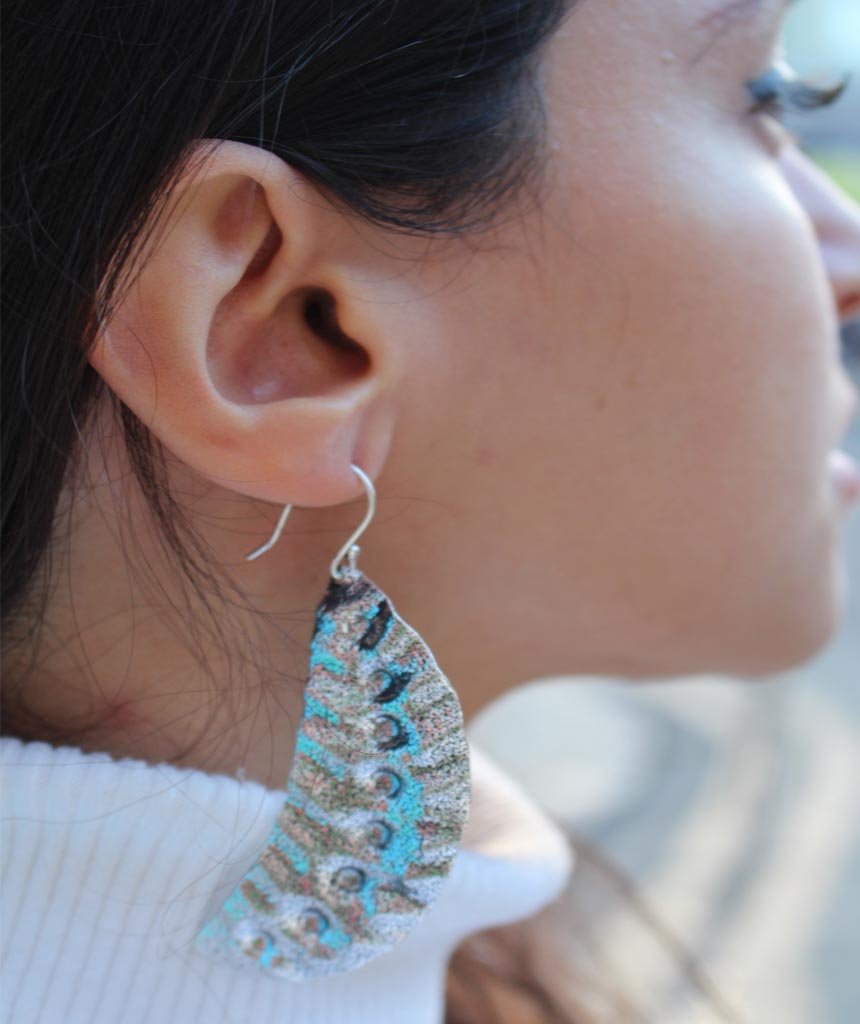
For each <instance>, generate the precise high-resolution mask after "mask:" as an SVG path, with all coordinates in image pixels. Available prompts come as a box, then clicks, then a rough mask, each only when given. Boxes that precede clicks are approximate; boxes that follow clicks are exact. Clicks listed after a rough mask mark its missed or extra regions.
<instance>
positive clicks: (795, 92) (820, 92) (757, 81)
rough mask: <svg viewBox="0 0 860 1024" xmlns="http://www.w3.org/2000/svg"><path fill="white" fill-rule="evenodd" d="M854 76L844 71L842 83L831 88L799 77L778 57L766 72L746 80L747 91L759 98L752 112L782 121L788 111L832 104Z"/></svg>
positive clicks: (753, 96)
mask: <svg viewBox="0 0 860 1024" xmlns="http://www.w3.org/2000/svg"><path fill="white" fill-rule="evenodd" d="M850 77H851V76H850V75H849V74H844V75H843V76H842V81H841V82H839V84H838V85H834V86H831V87H829V88H828V87H824V86H818V85H811V84H809V83H808V82H804V80H803V79H802V78H798V77H797V76H796V75H795V74H794V72H793V71H792V70H791V68H790V67H789V66H788V65H787V64H786V63H785V62H784V61H778V62H777V63H774V64H772V65H771V66H770V67H769V68H768V69H767V71H765V72H764V74H763V75H759V77H758V78H753V79H750V80H749V81H748V82H746V83H745V85H746V88H747V92H749V94H750V95H751V96H752V98H753V100H754V101H755V102H754V103H753V104H752V106H751V107H750V108H749V113H750V114H753V115H758V114H767V115H769V116H770V117H773V118H775V119H776V120H777V121H780V122H781V121H782V119H783V118H784V116H785V114H786V113H787V112H788V111H793V112H796V113H800V112H804V111H808V110H815V109H816V108H818V107H826V106H829V105H830V104H831V103H835V102H836V100H838V99H839V97H840V96H841V95H842V93H843V92H844V91H845V87H846V86H847V85H848V81H849V79H850Z"/></svg>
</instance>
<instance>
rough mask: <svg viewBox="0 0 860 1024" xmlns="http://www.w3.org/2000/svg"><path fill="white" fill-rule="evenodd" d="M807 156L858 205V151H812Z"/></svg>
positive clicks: (859, 191) (859, 199) (859, 198)
mask: <svg viewBox="0 0 860 1024" xmlns="http://www.w3.org/2000/svg"><path fill="white" fill-rule="evenodd" d="M808 155H809V156H810V157H812V159H813V160H814V161H815V162H816V163H817V164H818V166H819V167H820V168H822V170H824V171H826V172H827V173H828V174H829V175H830V176H831V177H832V178H833V180H834V181H836V183H837V184H838V185H840V186H841V187H842V188H843V189H845V191H846V192H847V193H848V194H849V195H850V196H851V197H852V198H853V199H855V200H856V201H857V202H858V203H860V150H851V149H844V150H820V151H819V150H814V149H810V150H809V153H808Z"/></svg>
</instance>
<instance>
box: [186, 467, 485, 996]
mask: <svg viewBox="0 0 860 1024" xmlns="http://www.w3.org/2000/svg"><path fill="white" fill-rule="evenodd" d="M351 468H352V469H353V470H354V472H355V473H356V474H357V475H358V476H359V477H360V479H361V481H362V483H363V484H364V487H365V490H366V491H367V497H368V511H367V515H366V516H365V518H364V521H363V522H362V523H361V525H360V526H359V527H358V529H357V530H356V531H355V533H354V534H353V535H352V536H351V537H350V538H349V540H348V541H347V542H346V544H344V545H343V547H342V548H341V549H340V551H339V552H338V554H337V555H336V556H335V558H334V560H333V561H332V563H331V579H330V580H329V584H328V588H327V590H326V592H325V595H324V597H323V599H322V601H321V603H320V605H319V607H318V609H317V613H316V623H315V629H314V636H313V640H312V642H311V657H310V675H309V678H308V683H307V687H306V689H305V695H304V709H303V713H302V718H301V722H300V725H299V730H298V735H297V738H296V747H295V752H294V755H293V761H292V766H291V769H290V775H289V779H288V782H287V788H286V800H285V801H284V805H283V807H282V809H281V811H280V813H279V814H278V817H277V819H276V821H275V824H274V825H273V827H272V830H271V833H270V835H269V838H268V840H267V842H266V845H265V847H264V848H263V851H262V853H261V854H260V856H259V857H258V858H257V859H256V861H255V862H254V864H253V866H252V867H251V868H250V869H249V870H248V871H247V872H246V873H245V874H244V875H243V877H242V879H241V880H240V881H239V883H238V884H237V885H236V887H235V888H234V889H233V891H232V892H231V894H230V896H229V897H228V898H227V900H226V901H225V902H224V904H223V906H221V908H220V909H219V910H218V911H217V913H216V914H215V915H214V916H213V917H211V918H210V919H209V920H208V921H207V923H206V924H205V926H204V927H203V928H202V930H201V931H199V932H198V934H197V935H196V937H195V940H194V944H195V947H196V948H197V949H198V950H200V951H202V952H207V953H215V954H218V955H222V956H226V957H228V958H229V959H231V960H232V961H234V962H237V963H253V964H255V965H256V966H258V967H259V968H260V969H263V970H265V971H267V972H270V973H272V974H275V975H278V976H279V977H283V978H288V979H292V980H302V979H305V978H311V977H316V976H319V975H325V974H336V973H341V972H344V971H349V970H353V969H354V968H356V967H359V966H360V965H361V964H364V963H366V962H367V961H368V960H372V959H374V958H375V957H377V956H379V955H380V954H382V953H386V952H388V951H389V950H390V949H391V948H392V947H393V946H394V945H396V944H397V942H399V941H400V940H401V939H403V938H405V937H406V935H408V934H409V933H410V932H411V931H412V929H413V928H414V927H415V925H416V924H417V923H418V921H419V920H420V919H421V917H422V916H423V915H424V914H425V912H426V911H427V909H428V908H429V907H430V905H431V904H432V903H433V902H434V901H435V899H436V897H437V895H438V893H439V890H440V888H441V886H442V883H443V881H444V880H445V878H446V876H447V875H448V873H449V871H450V868H451V864H452V862H453V860H454V856H455V854H456V853H457V849H458V848H459V845H460V842H461V839H462V834H463V829H464V827H465V825H466V820H467V818H468V814H469V800H470V778H469V748H468V742H467V739H466V734H465V731H464V722H463V711H462V708H461V706H460V702H459V700H458V699H457V695H456V693H455V691H454V689H453V687H452V686H451V684H450V682H449V681H448V680H447V679H446V677H445V676H444V675H443V674H442V671H441V670H440V668H439V666H438V665H437V664H436V660H435V658H434V656H433V654H432V652H431V651H430V649H429V648H428V647H427V645H426V643H425V642H424V641H423V640H422V639H421V637H420V636H419V635H418V633H417V632H416V631H415V630H414V629H413V628H412V627H411V626H410V625H408V624H407V623H406V622H404V621H403V620H402V619H401V618H400V617H399V616H398V615H397V613H396V612H395V610H394V607H393V605H392V604H391V602H390V601H389V599H388V597H387V596H386V595H385V594H384V593H383V592H382V591H381V590H380V589H379V587H377V586H376V585H375V584H374V583H372V582H371V581H370V580H369V579H368V578H367V577H366V576H364V575H363V573H362V572H361V571H360V570H359V569H358V568H357V566H356V562H357V559H358V554H359V551H360V549H359V547H358V546H357V545H356V544H355V541H356V540H357V539H358V537H359V536H360V535H361V534H362V533H363V531H364V530H365V528H366V527H367V525H368V523H369V522H370V520H371V519H372V518H373V514H374V511H375V508H376V495H375V491H374V488H373V484H372V483H371V482H370V480H369V478H368V477H367V475H366V474H365V473H364V471H363V470H362V469H360V468H359V467H358V466H356V465H352V466H351ZM291 508H292V506H291V505H287V506H286V507H285V508H284V510H283V512H282V513H281V516H280V519H279V520H278V524H277V526H276V527H275V531H274V533H273V534H272V537H271V538H270V539H269V540H268V541H267V542H266V543H265V544H263V545H262V546H261V547H259V548H257V549H256V550H254V551H252V552H251V553H250V554H249V555H247V556H246V557H247V559H248V560H250V559H253V558H257V557H258V556H259V555H261V554H262V553H263V552H264V551H267V550H268V549H269V548H270V547H272V545H273V544H274V543H275V542H276V541H277V539H278V537H279V536H280V534H281V531H282V530H283V527H284V524H285V523H286V521H287V516H288V515H289V512H290V509H291ZM345 555H347V556H348V560H349V568H348V569H344V570H343V571H340V570H339V568H338V566H339V563H340V562H341V560H342V559H343V557H344V556H345Z"/></svg>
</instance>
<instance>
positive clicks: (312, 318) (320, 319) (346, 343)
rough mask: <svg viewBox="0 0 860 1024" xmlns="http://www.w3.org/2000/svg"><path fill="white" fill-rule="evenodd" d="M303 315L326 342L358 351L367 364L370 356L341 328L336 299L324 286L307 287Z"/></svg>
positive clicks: (356, 352)
mask: <svg viewBox="0 0 860 1024" xmlns="http://www.w3.org/2000/svg"><path fill="white" fill-rule="evenodd" d="M303 315H304V318H305V323H306V324H307V325H308V327H310V329H311V330H312V331H313V332H314V333H315V334H317V335H319V337H320V338H322V339H323V341H325V342H326V343H327V344H329V345H332V346H333V347H334V348H339V349H343V350H345V351H348V352H353V353H355V354H356V355H358V354H359V353H360V354H361V356H362V361H363V362H364V363H366V364H369V362H370V358H369V357H368V355H367V353H366V352H365V350H364V348H363V347H362V346H361V345H359V344H358V342H356V341H353V339H352V338H350V336H349V335H348V334H346V333H345V332H344V331H343V330H341V327H340V324H339V323H338V321H337V300H336V299H335V297H334V296H333V295H332V294H331V292H328V291H326V290H325V289H324V288H309V289H308V290H307V293H306V295H305V297H304V305H303Z"/></svg>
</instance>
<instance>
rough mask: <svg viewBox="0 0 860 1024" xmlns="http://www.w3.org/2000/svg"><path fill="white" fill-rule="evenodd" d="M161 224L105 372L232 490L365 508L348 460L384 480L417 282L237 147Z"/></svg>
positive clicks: (171, 201) (283, 167) (105, 354)
mask: <svg viewBox="0 0 860 1024" xmlns="http://www.w3.org/2000/svg"><path fill="white" fill-rule="evenodd" d="M207 141H208V146H207V149H208V148H209V147H211V145H212V140H207ZM161 218H162V219H160V220H159V223H158V224H157V225H156V227H157V230H155V231H154V233H153V235H152V239H153V242H152V244H151V245H149V246H148V247H146V248H145V249H144V253H143V258H142V259H141V260H140V262H139V264H138V263H137V262H136V263H135V265H134V267H133V270H134V272H136V273H137V276H136V278H135V279H134V283H133V285H132V286H131V287H130V288H128V289H124V290H123V291H122V292H121V294H120V297H119V302H118V305H117V306H116V308H115V310H114V312H113V313H112V315H111V317H110V319H109V320H108V321H107V322H106V323H104V324H103V325H102V329H101V332H100V335H99V337H98V340H97V342H96V344H95V346H94V348H93V350H92V352H91V354H90V357H89V359H90V363H91V364H92V366H93V367H94V368H95V369H96V371H97V372H98V373H99V374H100V375H101V376H102V377H103V378H104V380H105V382H106V383H107V384H108V386H109V387H110V388H111V389H112V390H113V391H114V392H115V393H116V395H117V396H118V397H119V398H120V399H121V400H122V401H123V402H124V403H125V404H126V405H127V406H129V408H130V409H132V410H133V411H134V412H135V413H136V414H137V416H138V417H139V418H140V419H141V420H142V422H143V423H144V424H146V426H147V427H148V428H149V429H151V430H152V431H153V432H154V433H155V435H156V436H157V437H158V438H159V439H160V440H161V442H162V443H163V444H164V445H165V447H167V448H168V449H169V450H170V451H171V452H172V453H174V454H175V455H176V456H178V457H179V458H180V459H181V460H183V461H184V462H186V463H187V464H188V465H189V466H191V467H192V468H193V469H195V470H196V471H198V472H199V473H201V474H203V475H204V476H205V477H207V478H209V479H211V480H212V481H214V482H215V483H217V484H219V485H221V486H224V487H226V488H230V489H233V490H236V491H239V492H241V493H243V494H247V495H249V496H251V497H256V498H260V499H263V500H267V501H272V502H278V503H283V504H286V503H287V502H290V503H293V504H297V505H299V506H306V507H320V506H325V505H331V504H340V503H341V502H345V501H348V500H351V499H354V498H356V497H360V496H362V495H363V493H364V492H363V488H362V485H361V482H360V481H359V480H358V479H357V478H356V476H355V474H354V473H353V472H352V470H351V469H350V468H349V466H350V462H355V463H357V464H358V465H359V466H361V468H362V469H364V470H365V472H367V473H368V475H370V476H371V477H372V478H373V477H375V476H377V475H378V474H379V472H380V470H381V468H382V465H383V463H384V461H385V458H386V455H387V452H388V449H389V446H390V443H391V437H392V432H393V428H394V419H395V406H396V403H395V396H396V386H397V381H398V380H399V379H400V377H401V374H402V372H403V366H404V357H405V353H404V351H403V347H404V343H405V342H406V339H404V338H403V337H402V335H401V334H400V331H399V328H398V329H397V330H394V329H393V327H392V326H391V325H390V323H389V321H390V314H391V311H392V309H394V308H396V305H397V303H398V301H400V300H401V299H403V300H405V299H406V298H407V297H408V296H407V294H406V287H407V286H406V284H405V281H404V280H403V279H402V277H397V276H395V275H392V273H391V267H390V263H391V260H390V258H389V259H386V258H385V257H384V256H383V255H382V253H381V250H380V248H379V246H378V244H376V245H372V244H370V242H369V241H367V240H365V239H363V238H362V234H361V232H359V231H357V230H356V227H355V224H354V223H352V222H351V221H350V220H349V219H348V218H347V217H345V215H344V214H343V213H342V212H339V211H337V210H335V208H334V207H333V206H332V204H331V203H330V202H329V201H328V200H326V199H325V198H324V196H323V194H322V193H321V192H320V191H319V190H318V189H317V188H316V187H315V186H314V185H313V184H312V183H311V182H310V181H309V180H308V179H307V178H305V177H304V176H302V175H300V174H299V173H298V172H297V171H296V170H295V169H293V168H292V167H290V166H289V165H287V164H286V163H284V161H282V160H281V159H280V158H279V157H277V156H276V155H274V154H272V153H269V152H267V151H265V150H262V149H259V148H258V147H255V146H251V145H246V144H244V143H239V142H233V141H221V142H220V143H218V144H217V145H216V146H215V148H214V150H212V152H211V155H208V156H207V157H206V159H205V161H204V163H203V164H202V168H201V169H196V170H195V171H194V173H193V174H183V175H182V176H181V177H180V178H179V179H178V180H177V183H176V185H175V186H174V188H173V190H172V194H171V195H170V196H169V197H168V202H167V204H166V206H165V208H164V213H163V214H162V215H161ZM383 264H386V265H385V266H383ZM401 270H402V268H401Z"/></svg>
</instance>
